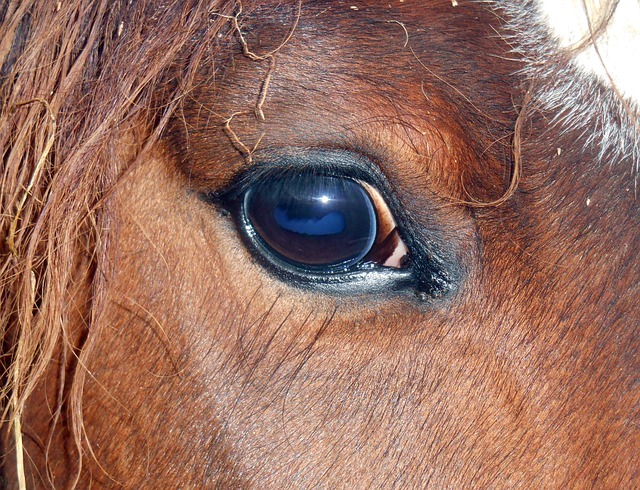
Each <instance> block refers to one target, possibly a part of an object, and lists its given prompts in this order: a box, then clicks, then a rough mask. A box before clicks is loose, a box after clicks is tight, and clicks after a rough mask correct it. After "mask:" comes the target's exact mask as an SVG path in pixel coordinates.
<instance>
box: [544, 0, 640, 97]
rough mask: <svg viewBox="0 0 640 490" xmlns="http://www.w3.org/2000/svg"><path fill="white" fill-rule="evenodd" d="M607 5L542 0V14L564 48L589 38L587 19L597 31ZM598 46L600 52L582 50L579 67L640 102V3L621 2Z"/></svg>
mask: <svg viewBox="0 0 640 490" xmlns="http://www.w3.org/2000/svg"><path fill="white" fill-rule="evenodd" d="M604 4H605V2H604V0H586V1H585V2H583V0H539V6H540V11H541V14H542V15H543V16H544V18H545V22H546V23H547V25H548V27H549V28H550V30H551V32H552V33H553V34H554V35H555V37H556V38H557V39H558V41H559V43H560V46H561V47H562V48H571V47H573V46H576V45H579V44H580V43H581V42H582V41H584V40H585V39H587V38H589V24H588V21H587V19H588V18H589V19H590V21H591V24H592V26H593V27H594V28H595V26H596V25H597V24H598V20H599V19H600V18H601V16H602V15H603V10H604V8H603V7H604ZM585 6H586V12H585ZM596 45H597V50H598V51H596V49H595V48H594V47H593V46H589V47H588V48H586V49H584V50H582V51H580V52H579V53H578V54H577V55H576V57H575V62H576V64H577V65H578V66H579V67H581V68H582V69H584V70H586V71H588V72H591V73H594V74H596V75H597V76H598V77H599V78H600V79H601V80H602V81H603V82H604V83H605V84H608V85H611V80H613V82H614V83H615V85H616V87H617V88H618V90H619V91H620V92H621V94H622V95H624V96H625V97H628V98H630V99H633V100H635V101H636V102H637V103H640V0H620V3H619V5H618V7H617V9H616V11H615V14H614V16H613V18H612V19H611V22H610V24H609V25H608V27H607V29H606V31H605V32H604V33H603V34H602V35H601V36H600V37H599V38H598V39H597V42H596ZM598 52H599V54H600V56H601V57H602V59H600V57H599V56H598Z"/></svg>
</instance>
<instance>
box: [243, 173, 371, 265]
mask: <svg viewBox="0 0 640 490" xmlns="http://www.w3.org/2000/svg"><path fill="white" fill-rule="evenodd" d="M244 213H245V217H246V220H247V222H248V223H249V225H250V226H251V227H252V228H253V230H254V231H255V233H256V236H257V237H258V239H259V240H260V241H261V242H262V244H263V245H265V246H266V248H267V249H269V250H270V251H271V252H272V253H273V254H274V255H276V257H278V258H280V259H282V260H284V261H286V262H288V263H290V264H292V265H295V266H298V267H303V268H306V269H311V270H317V271H326V268H328V267H329V268H331V267H336V266H339V267H340V268H341V269H346V268H348V267H350V266H352V265H354V264H356V263H357V262H359V261H360V260H362V259H363V258H364V257H365V256H366V255H367V253H368V252H369V250H370V249H371V247H372V245H373V243H374V240H375V236H376V212H375V208H374V206H373V203H372V202H371V199H370V198H369V195H368V194H367V192H366V191H365V190H364V189H363V188H362V186H360V185H359V184H358V183H357V182H355V181H353V180H350V179H346V178H339V177H330V176H323V175H317V174H312V173H309V172H307V173H303V174H296V175H289V176H284V177H280V178H271V179H267V180H265V181H263V182H260V183H259V184H256V185H254V186H252V187H251V188H250V189H249V190H248V191H247V192H246V194H245V198H244Z"/></svg>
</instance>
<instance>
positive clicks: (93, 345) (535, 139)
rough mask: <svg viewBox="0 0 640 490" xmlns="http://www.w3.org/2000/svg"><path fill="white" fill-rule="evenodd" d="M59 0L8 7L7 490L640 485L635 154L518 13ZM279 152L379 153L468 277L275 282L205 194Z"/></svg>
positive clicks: (2, 314)
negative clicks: (391, 283) (540, 55)
mask: <svg viewBox="0 0 640 490" xmlns="http://www.w3.org/2000/svg"><path fill="white" fill-rule="evenodd" d="M504 3H507V4H508V2H504ZM59 5H60V7H59V9H57V10H56V8H55V5H52V4H51V3H50V2H37V1H35V0H34V1H32V2H25V1H16V2H8V4H6V5H3V6H2V7H1V8H0V15H3V16H4V17H3V21H2V36H0V39H1V40H2V42H0V61H1V62H2V63H3V64H2V76H3V78H2V92H1V94H2V100H3V105H2V113H1V117H2V119H1V121H0V122H1V126H0V127H1V130H0V142H1V147H2V148H3V152H4V155H3V167H2V224H1V228H0V230H1V231H0V239H1V242H0V247H2V249H1V252H2V262H1V264H0V271H1V277H2V280H1V281H2V282H1V283H0V285H1V288H0V294H1V295H2V296H1V298H2V305H1V310H0V325H2V328H3V329H4V347H3V354H4V362H5V366H6V373H7V374H6V376H5V378H3V381H4V392H3V394H4V399H5V402H4V407H5V423H4V431H5V433H6V438H5V440H6V445H5V453H6V455H7V457H6V461H5V463H4V467H3V469H4V473H5V480H6V483H7V487H8V488H17V486H18V480H19V471H18V470H16V468H18V467H20V466H22V467H23V468H24V471H25V474H26V485H27V487H28V488H32V487H35V488H40V487H44V488H46V487H51V486H53V487H56V488H70V487H74V486H75V487H77V488H88V487H89V486H93V487H99V488H120V487H124V488H178V487H184V488H196V487H197V488H209V487H223V488H247V487H252V486H255V487H258V488H263V487H268V488H283V487H302V488H307V487H313V486H320V487H330V488H333V487H348V488H352V487H362V488H370V487H402V488H407V487H409V488H410V487H424V486H426V485H431V486H433V487H435V488H488V487H493V488H495V487H498V488H512V487H540V488H549V487H554V488H565V487H572V488H584V487H600V488H631V487H634V486H637V485H639V484H640V475H638V467H640V461H639V459H638V458H639V457H638V454H640V443H639V442H638V441H639V437H638V436H639V434H638V406H639V405H638V402H639V401H640V394H639V390H638V386H637V380H638V373H639V372H640V366H639V364H638V358H637V354H638V342H639V340H638V339H640V336H639V333H640V332H638V326H639V323H640V322H639V320H640V306H639V305H638V292H639V291H638V289H639V286H638V283H639V281H638V279H639V277H640V270H639V268H638V265H637V256H638V253H639V252H640V239H639V238H638V233H637V230H638V225H639V224H640V223H638V213H637V201H636V200H635V197H634V192H633V191H634V189H633V177H632V176H630V174H629V169H630V168H632V167H633V165H627V163H630V164H635V165H637V163H636V162H635V160H633V157H630V156H629V154H627V153H625V152H624V151H618V150H611V149H606V148H605V149H604V150H603V149H602V148H598V147H595V146H594V145H592V144H591V138H592V136H591V135H590V134H587V133H585V132H583V131H581V128H582V127H584V126H586V127H588V128H591V130H592V131H593V132H597V131H598V128H599V125H598V121H599V119H598V117H600V115H598V114H596V115H594V116H593V119H587V120H585V121H583V122H581V124H583V125H584V126H579V127H577V126H576V125H574V124H572V123H571V122H569V123H566V118H565V119H563V118H562V117H558V114H561V113H562V110H564V109H566V110H567V111H569V110H570V109H567V108H563V109H556V108H555V107H552V106H551V105H549V104H546V103H545V99H544V97H545V94H546V93H548V92H547V87H548V86H549V85H548V84H549V82H548V80H547V78H545V77H547V76H548V73H552V68H553V66H554V65H553V64H552V63H551V62H550V63H549V64H548V65H546V67H545V70H547V71H544V70H540V71H535V70H532V69H529V70H528V69H526V68H527V67H526V66H524V64H525V63H526V61H527V60H526V56H521V55H522V53H521V52H519V51H518V50H517V49H515V47H514V45H513V43H512V39H513V36H515V35H516V34H517V32H516V29H517V28H518V27H517V26H518V24H517V22H515V21H514V18H515V16H514V15H513V14H514V12H513V8H512V10H510V9H509V8H506V9H504V10H501V9H500V7H501V6H500V2H498V3H497V4H494V3H492V4H491V5H489V4H483V3H467V2H462V1H461V2H459V5H458V6H457V7H453V6H452V5H451V2H445V1H443V2H436V1H434V2H421V1H416V2H411V1H409V0H406V1H405V2H403V3H398V2H392V4H391V6H390V4H389V2H374V1H367V2H358V3H357V7H358V8H357V10H356V9H352V8H350V7H351V4H348V3H342V2H337V1H314V2H303V3H302V8H301V10H300V11H298V7H297V3H296V2H293V1H292V2H287V3H281V2H256V3H251V4H250V3H249V2H245V3H244V4H243V5H242V8H240V5H241V4H239V3H233V2H211V4H208V3H206V2H197V1H196V0H190V1H185V2H177V3H175V4H173V3H171V2H132V4H131V5H130V4H129V2H125V1H123V2H83V1H77V2H61V3H60V4H59ZM497 14H501V15H504V16H506V17H501V16H500V15H497ZM509 15H511V16H512V17H513V18H510V17H509ZM496 33H501V36H498V35H497V34H496ZM240 35H241V36H242V37H240ZM507 41H509V42H507ZM560 62H561V60H560V58H558V59H555V60H553V63H560ZM558 66H560V65H558ZM523 68H525V69H523ZM25 74H28V76H27V75H25ZM549 76H550V75H549ZM597 90H599V91H600V92H598V93H602V94H604V92H605V89H604V88H598V89H597ZM602 97H605V95H602ZM612 104H613V103H612ZM523 106H524V108H525V109H526V110H523ZM607 107H609V106H607ZM620 113H621V114H625V108H624V107H622V108H621V109H620ZM263 116H264V118H263ZM603 117H604V116H603ZM517 121H519V122H518V123H517ZM516 123H517V124H518V126H517V129H519V130H521V133H520V134H517V135H516V138H515V139H514V130H516ZM619 124H620V125H621V126H625V127H632V126H633V125H632V124H629V123H628V121H626V120H625V119H624V117H622V116H621V117H620V119H619ZM576 128H577V129H576ZM629 131H630V132H631V131H632V130H629ZM51 142H52V143H53V145H52V146H51ZM514 142H516V143H518V144H519V146H518V147H517V148H516V154H517V156H518V157H520V156H521V158H522V160H521V161H522V167H521V168H520V169H515V170H514V159H513V153H512V152H513V150H514V148H513V143H514ZM283 147H288V148H309V147H312V148H340V149H346V150H350V151H353V152H356V153H359V154H363V155H367V156H368V157H369V158H370V159H371V160H373V161H374V162H375V164H376V165H377V166H378V167H379V168H380V169H381V171H382V173H383V174H384V175H385V177H386V179H387V180H388V181H389V183H390V187H391V188H392V192H393V195H394V199H396V200H397V202H399V203H401V204H402V207H403V209H404V212H405V213H406V216H407V218H406V223H405V224H406V225H407V226H408V227H409V228H410V229H411V235H412V237H413V239H414V240H415V241H416V242H421V243H422V242H424V243H433V244H434V245H433V246H434V247H436V248H438V249H442V250H445V251H446V254H445V255H446V260H447V261H448V262H447V264H453V265H455V267H454V268H455V269H456V270H455V271H453V276H455V281H454V282H455V287H454V288H453V289H452V291H451V292H450V293H449V294H447V295H445V296H443V297H442V298H440V299H430V300H428V301H426V302H425V301H418V300H417V299H416V298H415V296H414V295H413V294H411V292H407V293H406V294H393V295H392V294H380V293H378V294H374V295H353V294H344V295H328V294H313V293H312V292H309V291H306V290H304V289H300V288H297V287H295V286H293V285H291V284H288V283H286V282H283V281H281V280H280V279H278V278H277V277H275V276H274V275H272V274H270V273H268V272H267V271H266V270H265V269H264V268H263V267H262V266H261V265H260V264H259V262H258V261H256V260H255V259H254V258H253V257H252V255H251V253H250V252H249V251H248V250H247V249H246V248H245V247H244V246H243V245H242V241H241V240H240V237H239V233H238V231H237V229H236V227H235V225H234V223H233V220H232V219H231V218H230V217H229V216H228V215H227V213H226V211H225V210H223V209H219V208H216V206H215V205H213V204H212V203H210V202H208V201H206V200H204V199H202V194H203V193H215V192H216V191H219V190H221V189H224V188H225V187H226V186H227V185H228V184H229V183H230V182H231V181H232V180H233V179H234V178H235V177H236V176H237V175H238V174H239V172H240V171H242V170H244V169H247V168H249V167H250V166H251V165H252V164H253V163H254V161H255V159H256V158H260V157H261V155H262V156H264V155H269V154H271V153H273V152H277V151H279V149H281V148H283ZM558 148H560V149H561V151H558ZM602 155H604V156H605V157H606V156H607V155H608V156H610V158H611V161H610V165H602V164H601V163H600V159H602ZM515 172H517V174H518V177H520V181H519V187H518V189H517V190H516V189H513V188H511V189H510V183H512V182H514V175H515ZM520 173H521V175H520ZM507 191H509V192H508V195H509V196H510V199H509V200H507V201H506V202H502V201H501V204H502V205H500V206H490V207H481V206H473V205H468V204H464V203H470V202H476V203H478V202H479V203H483V202H491V201H496V200H500V198H501V196H504V195H505V193H507ZM511 194H512V195H511ZM587 199H588V200H589V201H588V202H589V205H587V204H586V203H587ZM453 265H451V267H453ZM447 267H449V265H448V266H447ZM18 434H23V435H22V444H23V446H24V450H23V451H20V447H19V444H20V437H19V436H17V435H18ZM16 444H18V448H17V449H16ZM23 453H24V455H25V460H24V463H23V464H22V465H20V464H19V458H16V455H20V454H23Z"/></svg>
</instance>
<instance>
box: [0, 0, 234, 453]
mask: <svg viewBox="0 0 640 490" xmlns="http://www.w3.org/2000/svg"><path fill="white" fill-rule="evenodd" d="M233 8H234V5H233V2H224V1H209V2H207V1H199V0H186V1H180V2H127V1H121V2H111V1H107V0H100V1H98V2H86V1H84V0H69V1H65V2H57V3H56V2H40V1H37V0H11V1H8V2H4V5H2V6H0V39H1V43H0V66H1V67H2V68H1V71H0V76H1V78H0V96H1V104H2V105H1V108H0V147H1V148H2V149H3V150H2V151H3V159H2V171H1V179H2V181H1V182H2V184H1V185H2V193H1V217H0V278H1V280H0V298H1V300H0V301H1V302H0V332H1V334H2V336H3V340H4V348H3V364H4V375H3V377H2V387H1V388H0V389H1V394H2V400H3V401H2V404H3V405H2V410H3V426H4V428H5V437H9V436H10V435H11V434H12V435H13V437H14V442H15V444H16V446H17V448H16V454H17V458H18V461H19V460H20V458H21V447H20V446H21V429H20V419H21V416H22V413H23V411H24V409H25V403H26V401H27V400H28V398H29V396H30V394H32V393H33V392H34V390H36V388H37V385H38V382H39V381H40V379H41V376H42V375H43V373H44V371H45V369H46V367H47V366H48V365H49V363H50V362H52V359H56V358H58V357H59V358H61V359H65V358H66V356H67V355H68V354H70V353H71V352H72V351H71V350H70V349H72V346H71V342H70V339H71V338H72V337H74V335H77V332H74V331H73V330H72V329H73V322H71V321H70V318H71V317H74V318H78V316H79V317H80V318H81V319H82V322H83V323H85V325H83V328H85V329H86V330H87V331H90V330H91V329H92V328H95V327H94V326H95V325H97V324H98V323H99V322H97V321H96V320H97V318H98V317H99V316H100V311H101V308H103V306H104V297H103V291H104V285H105V282H106V281H107V280H108V276H109V267H110V265H109V263H108V260H107V252H108V249H109V244H110V243H111V242H112V240H114V237H115V235H116V233H117V229H116V223H115V222H113V221H112V220H111V219H110V213H109V195H110V191H111V190H112V189H113V187H114V186H115V185H116V183H117V181H118V177H119V176H120V175H121V174H122V172H123V171H124V170H125V169H123V168H118V164H117V162H118V161H119V160H118V159H117V158H115V157H116V156H117V155H118V154H123V152H128V153H129V155H128V157H127V161H129V162H131V163H134V162H135V160H136V157H137V156H139V155H140V154H142V153H143V152H144V151H145V148H148V147H150V146H151V145H152V144H153V142H154V141H156V140H157V138H158V136H159V135H160V134H161V132H162V129H163V127H164V125H165V123H166V121H167V119H168V118H169V117H170V115H171V114H173V112H174V111H175V109H176V107H177V105H178V104H179V101H180V99H181V96H182V95H183V94H185V93H186V92H187V91H188V90H189V85H190V82H191V75H192V74H193V70H194V67H196V66H197V65H198V64H199V63H200V62H201V61H202V58H203V57H204V56H206V54H207V53H208V52H209V51H211V50H213V48H212V46H213V45H214V44H215V43H216V42H217V36H218V33H220V31H221V29H222V27H223V26H225V25H226V24H228V22H227V20H226V18H225V17H224V16H228V15H230V14H232V13H233ZM221 15H222V16H221ZM187 46H189V48H190V49H188V50H187V49H185V48H186V47H187ZM169 73H170V74H171V80H170V81H169V82H170V83H167V79H168V77H169ZM127 130H134V131H135V132H136V133H137V134H140V135H142V137H143V138H144V139H143V141H142V143H141V144H139V145H135V146H132V147H130V148H124V149H123V148H118V147H117V142H118V141H120V140H121V138H120V136H121V135H122V134H123V133H124V132H125V131H127ZM83 287H86V288H87V290H88V291H90V293H89V297H88V298H87V301H86V303H87V304H78V303H77V302H78V301H80V300H78V299H76V298H75V297H74V292H76V291H78V290H79V289H78V288H83ZM91 339H92V336H91V335H88V336H87V338H86V340H85V341H84V344H83V347H82V349H81V350H80V351H79V352H74V353H73V355H74V356H76V358H77V361H76V362H77V365H78V366H83V364H84V359H86V358H87V356H88V355H89V353H90V351H91ZM62 371H64V370H62ZM85 375H86V372H85V370H84V369H76V370H75V374H74V379H73V380H65V379H61V380H59V381H60V386H61V387H64V386H65V385H66V386H71V399H70V400H69V406H70V407H71V413H70V414H67V416H68V417H69V418H70V421H71V426H72V431H73V435H74V438H75V443H76V445H77V446H78V450H80V447H81V446H80V445H81V441H82V420H81V392H82V385H83V378H84V376H85ZM58 402H59V406H58V407H57V412H58V413H57V415H59V412H60V410H61V406H62V400H59V401H58Z"/></svg>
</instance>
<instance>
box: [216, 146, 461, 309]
mask: <svg viewBox="0 0 640 490" xmlns="http://www.w3.org/2000/svg"><path fill="white" fill-rule="evenodd" d="M252 159H253V161H254V162H255V163H253V164H252V165H251V166H249V167H246V166H245V167H244V168H243V169H242V170H241V171H240V172H239V173H238V175H237V176H236V177H235V178H234V179H232V181H231V183H230V184H228V185H227V186H225V188H223V189H220V190H218V191H215V192H209V193H205V194H204V198H205V199H206V200H207V201H209V202H210V203H211V204H213V205H216V206H218V207H221V208H222V209H226V210H229V209H230V208H234V207H237V209H240V201H241V200H242V199H241V198H242V196H243V194H244V192H245V191H246V190H247V189H248V188H249V187H251V186H253V185H256V184H257V183H259V182H261V181H264V180H266V179H268V178H270V177H272V176H278V177H279V178H281V177H282V176H283V175H286V173H287V172H291V173H296V174H299V173H301V172H305V171H309V170H314V169H317V171H318V175H324V176H333V177H342V178H348V179H352V180H355V181H363V182H366V183H368V184H370V185H372V186H373V187H375V188H376V189H377V190H378V191H379V192H380V194H381V195H382V197H383V199H384V200H385V202H386V203H387V205H388V206H389V209H390V210H391V213H392V214H393V216H394V218H395V220H396V224H397V225H398V229H399V232H400V235H401V238H402V239H403V240H404V242H405V243H406V245H407V247H408V248H409V250H410V254H411V259H410V265H409V267H410V269H409V271H406V270H384V268H379V269H380V270H379V271H378V273H377V276H378V282H380V281H381V283H382V284H383V286H382V288H383V289H384V288H388V289H387V291H390V290H395V289H398V290H400V289H405V290H406V289H407V288H409V287H410V286H408V282H409V281H411V283H412V286H413V287H412V289H414V292H415V294H416V296H417V297H418V298H419V299H421V300H425V299H426V298H432V299H436V298H440V297H443V296H445V295H447V294H448V293H449V292H451V291H453V290H455V289H457V287H456V286H457V283H458V282H459V280H457V279H456V277H455V276H456V275H457V274H455V273H454V274H453V276H452V275H450V274H449V272H448V271H449V269H453V267H452V266H453V264H450V262H451V261H450V260H447V259H446V258H445V257H446V255H448V254H446V252H445V251H440V250H439V247H438V246H437V245H436V243H435V241H428V242H425V239H424V237H422V239H421V240H418V239H417V238H416V237H417V236H419V235H418V234H417V233H415V231H414V229H415V226H416V225H415V224H413V222H412V220H411V219H410V217H409V216H408V215H407V213H406V211H404V207H403V206H402V204H401V202H400V200H399V199H398V198H397V197H396V196H395V193H394V192H393V190H392V187H391V185H390V184H389V182H388V180H387V179H386V177H385V176H384V174H383V173H382V171H381V170H380V168H379V167H378V166H377V165H376V164H375V163H374V162H373V161H372V160H371V159H369V158H368V157H366V156H364V155H361V154H359V153H354V152H353V151H349V150H344V149H328V148H320V149H319V148H298V147H287V148H279V149H277V150H269V149H263V150H260V151H257V152H255V153H254V154H253V155H252ZM240 225H241V226H242V228H244V229H243V231H242V234H243V235H245V238H250V237H249V236H246V235H247V229H246V227H245V224H244V223H240ZM250 241H251V242H252V243H251V245H252V247H253V248H256V247H255V239H253V238H251V239H250ZM439 252H445V253H444V254H441V253H439ZM260 262H263V263H264V264H265V265H266V266H267V267H268V268H270V269H273V267H269V261H268V260H267V259H266V258H265V259H261V260H260ZM271 265H273V264H271ZM275 275H276V276H278V277H280V278H281V279H283V280H290V281H292V282H294V283H296V284H298V285H299V286H300V287H302V288H303V289H311V288H313V289H320V290H321V291H324V292H327V293H329V294H332V293H336V294H344V292H345V288H346V285H347V284H348V283H349V282H350V281H351V282H353V286H354V287H353V288H351V289H353V291H354V293H355V292H357V291H358V292H359V291H362V292H365V293H369V292H370V291H371V292H375V291H373V290H377V289H378V288H377V287H375V281H372V280H371V278H373V276H374V274H372V271H365V270H360V271H353V272H346V273H344V274H341V275H335V276H334V277H333V278H331V279H330V280H325V279H324V278H322V277H321V276H317V277H316V276H314V275H309V274H307V275H305V279H304V281H301V278H300V277H298V276H299V275H300V276H302V274H298V273H296V272H292V271H290V270H284V271H277V272H275ZM367 275H369V276H368V278H367ZM306 276H308V277H306ZM409 276H410V277H409ZM305 281H307V284H305ZM367 285H370V286H367ZM394 285H395V287H394Z"/></svg>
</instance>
